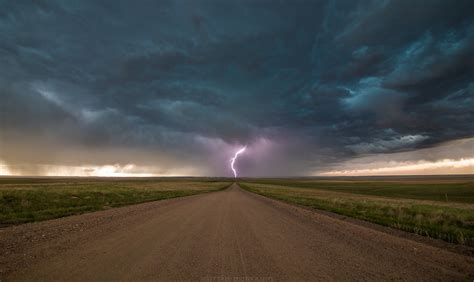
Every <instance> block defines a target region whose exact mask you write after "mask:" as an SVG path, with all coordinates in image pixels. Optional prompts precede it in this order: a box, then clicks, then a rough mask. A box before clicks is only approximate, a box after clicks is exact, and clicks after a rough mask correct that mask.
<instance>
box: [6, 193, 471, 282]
mask: <svg viewBox="0 0 474 282" xmlns="http://www.w3.org/2000/svg"><path fill="white" fill-rule="evenodd" d="M413 236H415V235H413ZM0 250H1V252H2V253H1V255H0V266H1V274H0V277H1V280H2V281H31V280H34V281H47V280H48V281H104V280H109V281H110V280H112V281H116V280H120V281H123V280H127V281H131V280H185V279H193V280H195V279H201V280H204V281H271V280H311V281H314V280H354V279H358V280H362V279H364V280H377V281H380V280H394V279H396V280H412V281H413V280H472V279H473V278H474V267H473V266H474V258H473V257H472V255H465V254H461V253H459V252H454V251H451V250H448V249H445V248H440V247H436V246H435V245H434V244H425V243H422V242H418V241H414V240H411V239H407V238H402V237H400V236H396V235H394V234H390V233H387V232H384V231H380V230H378V229H376V228H375V229H374V228H371V227H370V226H365V225H363V224H357V223H354V222H353V221H352V220H344V219H342V218H337V217H334V216H328V215H325V214H324V213H320V212H314V211H310V210H307V209H304V208H299V207H296V206H293V205H289V204H286V203H283V202H279V201H275V200H271V199H268V198H264V197H262V196H259V195H256V194H252V193H250V192H247V191H244V190H243V189H241V188H239V187H238V186H237V185H233V186H231V187H230V188H228V189H225V190H223V191H218V192H214V193H206V194H200V195H194V196H189V197H183V198H176V199H169V200H163V201H157V202H149V203H144V204H138V205H132V206H126V207H121V208H115V209H109V210H104V211H99V212H94V213H87V214H82V215H76V216H71V217H66V218H60V219H55V220H50V221H43V222H37V223H29V224H24V225H20V226H12V227H8V228H4V229H0Z"/></svg>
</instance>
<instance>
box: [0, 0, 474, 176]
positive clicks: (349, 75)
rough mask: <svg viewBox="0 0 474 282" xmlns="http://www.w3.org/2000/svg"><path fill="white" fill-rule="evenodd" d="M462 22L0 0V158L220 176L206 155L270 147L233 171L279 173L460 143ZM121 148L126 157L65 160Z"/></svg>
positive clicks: (382, 12)
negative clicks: (267, 156) (258, 159)
mask: <svg viewBox="0 0 474 282" xmlns="http://www.w3.org/2000/svg"><path fill="white" fill-rule="evenodd" d="M99 2H100V3H99ZM472 10H474V3H473V2H472V1H455V2H449V1H430V3H429V4H427V3H426V2H425V1H316V0H315V1H296V2H295V1H139V2H133V1H0V95H1V106H0V107H1V116H0V119H1V123H0V130H1V133H2V137H1V142H2V143H1V154H0V159H3V161H5V162H7V163H9V164H12V165H15V164H24V163H40V164H51V163H55V164H61V163H64V164H65V163H68V164H69V163H91V164H106V163H126V162H127V161H130V160H133V162H134V163H144V164H146V165H153V164H156V165H158V166H161V167H163V166H169V167H170V170H172V168H173V167H179V166H180V165H185V164H186V165H189V164H195V165H199V166H201V167H202V170H201V172H202V173H206V174H224V173H225V172H226V171H225V169H223V168H222V165H221V164H220V165H219V164H218V163H219V162H222V158H214V157H210V155H212V154H226V153H228V152H224V153H223V152H221V151H220V150H221V149H222V148H223V147H222V144H227V145H228V146H230V147H232V146H234V145H237V144H249V145H251V144H260V143H261V140H271V141H272V142H274V143H275V144H278V146H277V145H275V146H274V148H278V152H274V154H273V156H272V157H273V159H274V160H275V161H274V162H273V163H274V164H273V165H269V166H268V167H265V168H262V167H259V166H257V165H256V164H255V165H252V161H250V160H248V166H249V168H247V174H249V175H250V174H252V175H258V174H266V175H272V174H285V175H292V174H305V173H307V172H309V171H314V170H315V169H316V170H317V169H318V168H324V166H325V165H328V164H331V163H337V162H340V161H345V160H348V159H351V158H354V157H357V156H360V155H367V154H375V153H393V152H399V151H410V150H415V149H419V148H423V147H432V146H436V145H438V144H440V143H443V142H446V141H451V140H457V139H461V138H467V137H472V136H473V135H474V133H473V132H474V126H473V124H474V115H473V114H474V110H473V109H474V98H473V97H474V92H473V89H474V86H473V85H474V81H473V77H474V18H473V17H472V12H471V11H472ZM262 138H263V139H262ZM19 139H21V141H19ZM203 140H208V142H210V143H212V144H211V146H210V147H211V148H209V144H203V143H205V142H203ZM209 140H211V141H209ZM217 144H221V145H217ZM213 145H215V148H214V149H212V146H213ZM262 146H263V145H262ZM123 148H127V150H137V151H140V152H141V154H135V155H133V153H131V152H129V151H124V152H122V155H121V156H117V157H115V158H114V157H111V154H105V153H104V154H103V155H101V154H100V153H98V154H95V155H91V156H88V157H84V158H81V159H80V160H76V161H75V160H71V159H68V160H66V158H68V157H69V158H70V156H72V155H74V154H76V155H77V154H81V153H84V154H85V155H84V156H86V155H87V153H86V152H91V151H94V152H95V151H98V152H105V151H107V150H113V151H114V152H115V150H121V149H123ZM272 148H273V147H272ZM33 149H35V150H36V153H31V152H32V151H35V150H33ZM60 152H70V153H64V154H62V153H60ZM152 156H154V157H152ZM206 159H209V161H204V160H206ZM211 159H212V160H211ZM277 160H279V161H282V162H283V161H284V162H285V163H286V164H287V165H285V166H282V165H281V164H278V165H276V164H275V163H276V162H278V161H277Z"/></svg>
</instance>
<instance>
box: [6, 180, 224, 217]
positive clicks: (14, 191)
mask: <svg viewBox="0 0 474 282" xmlns="http://www.w3.org/2000/svg"><path fill="white" fill-rule="evenodd" d="M231 183H232V182H230V181H225V180H222V179H213V178H99V177H95V178H86V177H76V178H64V177H53V178H52V177H43V178H14V177H3V178H0V226H6V225H12V224H19V223H25V222H31V221H39V220H46V219H52V218H58V217H63V216H67V215H73V214H80V213H84V212H91V211H97V210H103V209H108V208H111V207H119V206H124V205H130V204H136V203H142V202H148V201H155V200H162V199H169V198H175V197H182V196H189V195H194V194H199V193H206V192H211V191H216V190H219V189H223V188H226V187H227V186H229V185H230V184H231Z"/></svg>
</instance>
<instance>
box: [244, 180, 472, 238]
mask: <svg viewBox="0 0 474 282" xmlns="http://www.w3.org/2000/svg"><path fill="white" fill-rule="evenodd" d="M239 185H240V186H241V187H242V188H244V189H247V190H249V191H251V192H254V193H257V194H261V195H264V196H268V197H271V198H275V199H279V200H283V201H287V202H291V203H295V204H300V205H304V206H309V207H313V208H316V209H322V210H327V211H331V212H335V213H338V214H342V215H346V216H350V217H354V218H359V219H363V220H367V221H371V222H374V223H377V224H381V225H385V226H390V227H393V228H397V229H401V230H405V231H409V232H414V233H417V234H420V235H424V236H429V237H433V238H438V239H442V240H445V241H448V242H452V243H458V244H464V245H469V246H474V177H465V176H464V177H457V178H455V177H454V178H453V177H438V178H433V177H426V178H422V177H419V178H406V177H401V178H393V177H391V178H378V179H371V178H351V179H343V178H341V179H305V178H301V179H257V180H250V179H248V180H247V181H245V182H242V183H239Z"/></svg>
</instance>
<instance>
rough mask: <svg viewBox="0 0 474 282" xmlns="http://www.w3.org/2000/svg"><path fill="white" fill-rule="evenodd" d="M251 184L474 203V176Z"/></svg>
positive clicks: (306, 180)
mask: <svg viewBox="0 0 474 282" xmlns="http://www.w3.org/2000/svg"><path fill="white" fill-rule="evenodd" d="M251 182H255V183H262V184H272V185H282V186H291V187H299V188H311V189H322V190H329V191H338V192H347V193H354V194H361V195H374V196H382V197H391V198H404V199H418V200H432V201H442V202H457V203H471V204H474V177H466V176H464V177H458V178H455V177H445V178H443V177H441V176H440V177H437V178H434V177H431V178H430V177H427V178H422V177H418V178H414V177H411V178H403V177H401V178H393V177H390V178H381V179H379V180H369V179H368V178H365V179H364V178H361V179H358V180H356V179H333V180H331V179H326V180H324V179H314V180H313V179H258V180H255V181H254V180H252V181H251Z"/></svg>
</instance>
